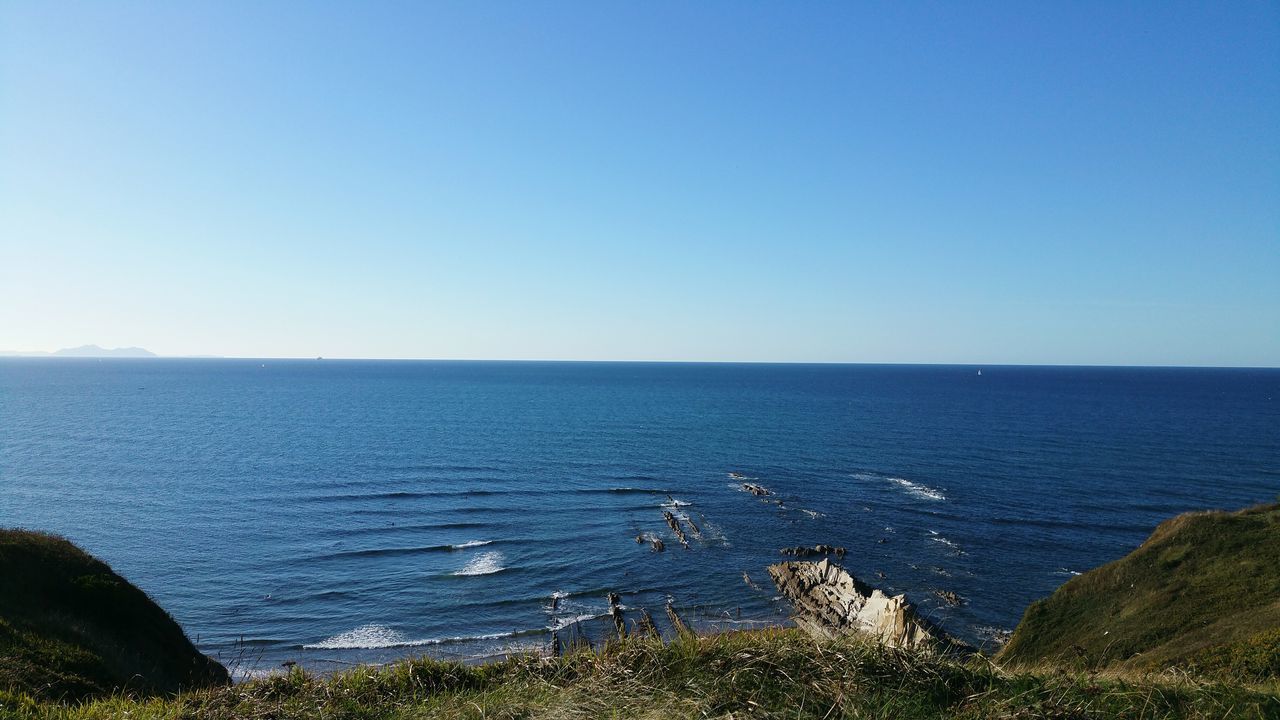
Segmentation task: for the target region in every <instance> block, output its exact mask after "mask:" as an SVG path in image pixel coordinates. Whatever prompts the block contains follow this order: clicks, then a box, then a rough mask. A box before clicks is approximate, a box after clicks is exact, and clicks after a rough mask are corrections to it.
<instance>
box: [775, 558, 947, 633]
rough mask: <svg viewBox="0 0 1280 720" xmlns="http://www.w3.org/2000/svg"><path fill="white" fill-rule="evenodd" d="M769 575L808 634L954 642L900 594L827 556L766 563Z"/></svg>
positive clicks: (798, 623)
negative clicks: (861, 577) (874, 584)
mask: <svg viewBox="0 0 1280 720" xmlns="http://www.w3.org/2000/svg"><path fill="white" fill-rule="evenodd" d="M769 576H770V577H772V578H773V582H774V584H775V585H777V586H778V590H779V591H781V592H782V594H783V596H785V597H786V598H787V600H788V601H790V602H791V605H792V608H793V609H794V612H793V615H792V618H793V619H794V620H795V622H796V625H798V626H800V627H801V628H803V629H804V630H806V631H807V632H809V633H810V634H813V635H817V636H819V637H826V638H835V637H840V636H848V635H862V636H866V637H869V638H871V639H873V640H875V641H876V642H879V643H881V644H883V645H885V646H888V647H893V648H905V649H910V650H919V651H925V652H933V651H936V650H940V649H944V648H945V647H949V646H954V645H955V643H954V641H952V640H951V639H950V638H949V637H948V636H947V635H946V634H945V633H944V632H942V630H941V629H939V628H938V627H936V626H934V625H933V624H932V623H930V622H929V621H927V620H925V619H924V618H922V617H919V615H917V613H916V611H915V608H914V607H912V605H911V603H909V602H907V599H906V597H905V596H904V595H893V596H890V595H886V594H885V593H884V592H883V591H881V590H880V589H879V588H874V587H872V586H870V585H868V584H866V583H864V582H862V581H860V580H858V579H857V578H855V577H854V576H853V575H851V574H850V573H849V572H848V571H846V570H845V569H844V568H841V567H840V566H838V565H834V564H832V563H831V562H830V561H829V560H825V559H824V560H822V561H820V562H782V563H778V564H776V565H770V566H769Z"/></svg>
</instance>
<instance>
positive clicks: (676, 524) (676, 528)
mask: <svg viewBox="0 0 1280 720" xmlns="http://www.w3.org/2000/svg"><path fill="white" fill-rule="evenodd" d="M662 518H663V519H664V520H666V521H667V527H669V528H671V532H673V533H675V534H676V539H677V540H679V541H680V544H681V545H683V546H684V549H685V550H688V549H689V539H688V538H686V537H685V536H684V530H682V529H681V528H680V521H679V520H677V519H676V516H675V515H672V514H671V513H670V512H668V511H667V510H663V511H662Z"/></svg>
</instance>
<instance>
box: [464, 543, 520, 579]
mask: <svg viewBox="0 0 1280 720" xmlns="http://www.w3.org/2000/svg"><path fill="white" fill-rule="evenodd" d="M502 561H503V557H502V553H500V552H498V551H496V550H493V551H490V552H487V553H481V554H479V555H477V556H475V557H473V558H471V560H470V561H469V562H468V563H467V564H466V565H464V566H462V569H461V570H458V571H456V572H454V573H453V574H454V575H459V576H463V577H470V576H472V575H492V574H494V573H498V572H502V571H503V570H506V569H507V568H506V566H504V565H503V564H502Z"/></svg>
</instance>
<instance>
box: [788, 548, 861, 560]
mask: <svg viewBox="0 0 1280 720" xmlns="http://www.w3.org/2000/svg"><path fill="white" fill-rule="evenodd" d="M779 552H781V553H782V554H783V555H790V556H792V557H801V558H802V557H813V556H814V555H835V556H836V559H837V560H843V559H844V553H845V550H844V548H842V547H835V546H833V545H814V546H813V547H805V546H803V545H799V546H796V547H789V548H782V550H780V551H779Z"/></svg>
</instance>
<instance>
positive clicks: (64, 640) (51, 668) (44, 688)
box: [0, 530, 227, 700]
mask: <svg viewBox="0 0 1280 720" xmlns="http://www.w3.org/2000/svg"><path fill="white" fill-rule="evenodd" d="M226 679H227V675H226V671H225V670H224V669H223V668H222V666H221V665H218V664H217V663H215V662H213V661H212V660H209V659H208V658H206V657H205V656H203V655H201V654H200V653H199V652H197V651H196V649H195V647H194V646H193V645H192V644H191V642H190V641H189V640H188V639H187V637H186V635H184V634H183V632H182V628H180V627H179V626H178V624H177V623H176V622H174V620H173V618H171V617H170V616H169V615H168V614H167V613H165V612H164V610H162V609H160V607H158V606H157V605H156V604H155V603H154V602H152V601H151V599H150V598H149V597H147V596H146V594H145V593H143V592H142V591H141V590H139V589H138V588H136V587H134V586H133V585H131V584H129V582H128V581H126V580H125V579H124V578H121V577H120V576H119V575H117V574H115V573H114V572H112V570H111V568H110V567H108V566H107V565H106V564H105V563H103V562H102V561H100V560H97V559H95V558H94V557H92V556H90V555H89V554H87V553H85V552H84V551H83V550H80V549H79V548H77V547H76V546H75V545H72V544H71V543H70V542H68V541H66V540H64V539H62V538H59V537H55V536H52V535H47V534H44V533H36V532H28V531H24V530H0V689H5V688H8V689H14V688H21V689H22V691H23V692H25V693H28V694H30V695H32V696H33V697H35V698H39V699H43V700H63V699H68V700H76V699H82V698H88V697H94V696H99V695H102V694H106V693H110V692H113V691H115V690H117V689H120V688H126V689H129V690H131V691H134V692H139V693H171V692H175V691H177V690H180V689H182V688H191V687H201V686H207V685H210V684H221V683H225V682H226Z"/></svg>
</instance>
